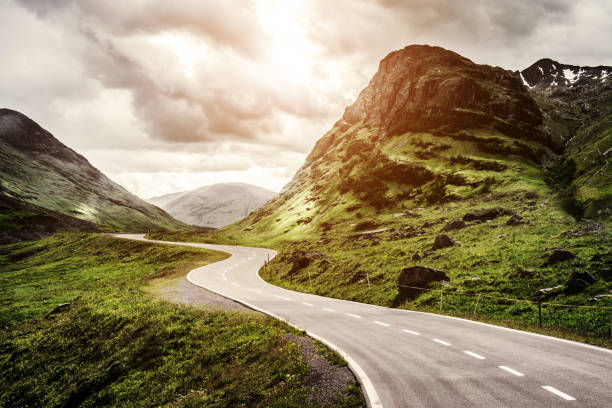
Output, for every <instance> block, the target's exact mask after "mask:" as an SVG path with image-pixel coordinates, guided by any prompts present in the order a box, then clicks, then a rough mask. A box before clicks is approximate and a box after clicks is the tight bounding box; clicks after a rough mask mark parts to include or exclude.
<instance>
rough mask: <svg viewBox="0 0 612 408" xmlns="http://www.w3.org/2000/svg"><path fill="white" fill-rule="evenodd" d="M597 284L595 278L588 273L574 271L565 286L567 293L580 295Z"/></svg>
mask: <svg viewBox="0 0 612 408" xmlns="http://www.w3.org/2000/svg"><path fill="white" fill-rule="evenodd" d="M593 283H595V278H594V277H593V275H591V274H590V273H588V272H577V271H574V272H572V274H571V275H570V277H569V279H568V281H567V283H566V284H565V292H566V293H578V292H581V291H583V290H584V289H586V288H587V287H588V286H589V285H592V284H593Z"/></svg>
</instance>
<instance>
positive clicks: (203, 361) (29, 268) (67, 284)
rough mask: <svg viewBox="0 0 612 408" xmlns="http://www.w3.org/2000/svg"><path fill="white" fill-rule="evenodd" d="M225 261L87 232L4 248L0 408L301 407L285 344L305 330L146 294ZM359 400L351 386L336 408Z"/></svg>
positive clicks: (290, 349)
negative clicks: (170, 279)
mask: <svg viewBox="0 0 612 408" xmlns="http://www.w3.org/2000/svg"><path fill="white" fill-rule="evenodd" d="M224 257H226V255H225V254H222V253H218V252H212V251H206V250H202V249H192V248H184V247H169V246H160V245H153V244H148V243H141V242H135V241H126V240H120V239H114V238H111V237H107V236H101V235H86V234H58V235H55V236H53V237H50V238H47V239H44V240H40V241H33V242H24V243H20V244H13V245H8V246H3V247H0V269H1V273H0V324H1V325H2V327H3V336H2V338H1V339H0V406H3V407H14V406H24V407H25V406H30V407H72V406H83V407H87V406H134V407H137V406H142V407H150V406H168V407H195V406H209V407H238V406H249V407H250V406H253V407H255V406H270V407H288V406H289V407H290V406H293V407H301V406H306V405H307V401H308V399H307V398H308V390H307V389H306V387H305V386H304V384H303V379H304V376H305V374H306V372H307V365H306V363H305V362H304V360H303V358H302V355H301V353H300V349H299V347H298V346H297V345H296V344H295V343H293V342H291V341H289V340H287V333H292V334H293V335H302V334H301V333H298V332H297V331H295V330H293V329H291V328H290V327H289V326H287V325H285V324H283V323H280V322H277V321H275V320H273V319H271V318H268V317H265V316H262V315H260V314H257V313H250V312H230V311H221V310H215V309H206V310H198V309H195V308H190V307H185V306H178V305H175V304H171V303H168V302H165V301H163V300H160V299H159V298H156V297H154V296H153V295H151V294H150V293H149V292H150V291H147V290H146V288H147V285H148V282H150V281H152V280H155V281H156V282H158V281H159V280H160V279H162V278H163V277H165V276H167V277H175V276H177V274H184V273H186V272H187V271H188V270H190V269H192V268H194V267H196V266H199V265H203V264H207V263H211V262H215V261H218V260H220V259H223V258H224ZM352 388H355V387H354V386H352ZM362 401H363V400H362V399H361V395H360V393H359V392H358V390H357V391H355V390H354V389H351V390H347V395H346V396H344V397H342V398H340V400H339V401H337V405H338V406H361V404H362V403H363V402H362Z"/></svg>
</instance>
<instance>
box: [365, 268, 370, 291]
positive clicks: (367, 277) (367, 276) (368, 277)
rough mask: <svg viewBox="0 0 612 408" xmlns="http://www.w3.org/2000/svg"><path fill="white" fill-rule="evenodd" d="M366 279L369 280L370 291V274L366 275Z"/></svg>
mask: <svg viewBox="0 0 612 408" xmlns="http://www.w3.org/2000/svg"><path fill="white" fill-rule="evenodd" d="M366 279H367V280H368V290H370V273H369V272H367V273H366Z"/></svg>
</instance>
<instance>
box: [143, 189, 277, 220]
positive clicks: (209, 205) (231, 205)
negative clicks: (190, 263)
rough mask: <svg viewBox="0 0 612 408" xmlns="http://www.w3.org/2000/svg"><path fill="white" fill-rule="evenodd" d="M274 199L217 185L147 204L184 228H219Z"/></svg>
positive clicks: (266, 194)
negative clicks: (154, 206) (164, 212)
mask: <svg viewBox="0 0 612 408" xmlns="http://www.w3.org/2000/svg"><path fill="white" fill-rule="evenodd" d="M275 195H276V193H275V192H274V191H271V190H266V189H264V188H261V187H257V186H254V185H251V184H245V183H220V184H214V185H210V186H204V187H200V188H198V189H195V190H190V191H183V192H179V193H171V194H166V195H163V196H159V197H152V198H149V199H148V200H147V201H148V202H149V203H151V204H154V205H157V206H159V207H161V208H163V209H164V210H166V211H167V212H168V214H170V215H171V216H173V217H174V218H176V219H177V220H180V221H182V222H184V223H186V224H190V225H197V226H201V227H213V228H220V227H224V226H226V225H229V224H232V223H233V222H235V221H238V220H240V219H242V218H245V217H247V216H248V215H249V214H250V213H251V212H253V211H255V210H257V209H258V208H260V207H261V206H262V205H264V204H265V203H266V202H267V201H268V200H269V199H271V198H272V197H274V196H275Z"/></svg>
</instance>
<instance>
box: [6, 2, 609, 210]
mask: <svg viewBox="0 0 612 408" xmlns="http://www.w3.org/2000/svg"><path fill="white" fill-rule="evenodd" d="M610 21H612V2H611V1H609V0H571V1H570V0H568V1H566V0H514V1H507V0H461V1H456V0H405V1H402V0H371V1H360V0H333V1H332V0H310V1H308V0H304V1H291V0H280V1H275V0H206V1H201V0H180V1H167V0H130V1H121V2H119V1H100V0H81V1H76V0H22V1H16V0H0V61H2V68H1V69H0V107H5V108H10V109H15V110H18V111H20V112H22V113H24V114H26V115H27V116H29V117H30V118H31V119H33V120H34V121H36V122H38V123H39V124H40V125H41V126H42V127H43V128H45V129H47V130H49V131H50V132H51V133H53V135H54V136H55V137H56V138H58V139H59V140H60V141H62V142H63V143H64V144H66V145H68V146H69V147H71V148H73V149H75V150H76V151H77V152H79V153H81V154H83V155H84V156H85V157H86V158H87V159H88V160H89V161H90V162H91V163H92V164H93V165H94V166H96V167H97V168H99V169H100V170H101V171H103V172H104V173H105V174H107V175H108V176H109V177H110V178H111V179H113V180H114V181H116V182H118V183H119V184H121V185H123V186H124V187H125V188H127V189H128V190H130V191H131V192H133V193H135V194H137V195H139V196H141V197H143V198H148V197H152V196H157V195H161V194H166V193H170V192H176V191H183V190H188V189H193V188H196V187H199V186H202V185H208V184H213V183H218V182H246V183H251V184H255V185H259V186H261V187H264V188H268V189H271V190H275V191H279V190H280V189H281V188H282V186H283V185H284V184H285V183H287V182H288V181H289V180H290V179H291V177H292V176H293V174H294V173H295V171H296V170H297V169H298V168H299V167H300V166H301V164H302V163H303V161H304V159H305V157H306V155H307V154H308V152H309V151H310V150H311V148H312V146H313V145H314V143H315V142H316V140H317V139H318V138H320V137H321V136H322V135H323V134H324V133H325V132H326V131H327V130H329V129H330V128H331V127H332V126H333V124H334V123H335V122H336V121H337V120H338V119H340V117H341V116H342V113H343V112H344V109H345V108H346V106H348V105H350V104H351V103H352V101H353V100H354V99H355V97H356V96H357V95H358V93H359V91H360V90H361V89H362V88H364V87H365V86H366V85H367V83H368V81H369V79H370V78H371V77H372V76H373V75H374V73H375V72H376V69H377V67H378V63H379V61H380V60H381V59H382V58H383V57H384V56H385V55H386V54H388V53H389V52H391V51H393V50H396V49H399V48H403V47H404V46H406V45H410V44H430V45H439V46H442V47H444V48H447V49H451V50H453V51H456V52H458V53H459V54H461V55H463V56H465V57H467V58H470V59H471V60H473V61H474V62H476V63H481V64H488V65H498V66H502V67H504V68H506V69H511V70H519V69H524V68H526V67H528V66H529V65H531V64H532V63H534V62H535V61H537V60H538V59H540V58H545V57H548V58H552V59H555V60H557V61H559V62H562V63H568V64H574V65H612V41H611V39H612V24H610Z"/></svg>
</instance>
